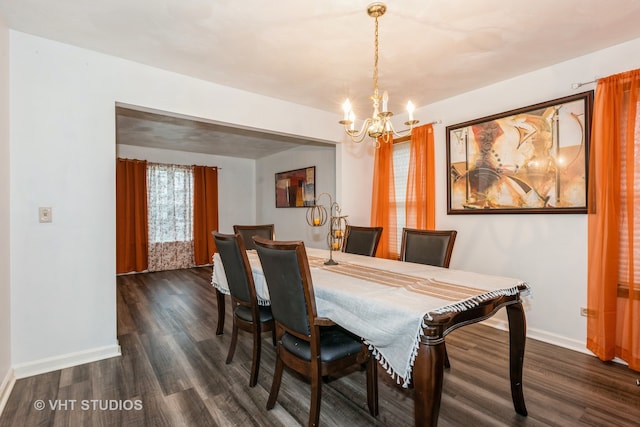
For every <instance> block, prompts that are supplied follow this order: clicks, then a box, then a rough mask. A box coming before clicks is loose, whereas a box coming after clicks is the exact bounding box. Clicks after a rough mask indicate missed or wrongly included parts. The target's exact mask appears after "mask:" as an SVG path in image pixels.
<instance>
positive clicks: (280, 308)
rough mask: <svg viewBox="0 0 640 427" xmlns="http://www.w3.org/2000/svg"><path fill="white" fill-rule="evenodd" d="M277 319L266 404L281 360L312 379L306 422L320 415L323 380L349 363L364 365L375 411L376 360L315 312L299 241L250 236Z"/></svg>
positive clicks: (271, 403) (278, 380)
mask: <svg viewBox="0 0 640 427" xmlns="http://www.w3.org/2000/svg"><path fill="white" fill-rule="evenodd" d="M254 241H255V242H256V247H257V251H258V256H259V257H260V263H261V264H262V271H263V272H264V277H265V279H266V282H267V287H268V288H269V295H270V297H271V310H272V312H273V317H274V319H275V323H276V353H277V355H276V367H275V370H274V374H273V384H272V385H271V392H270V393H269V400H268V402H267V409H272V408H273V407H274V405H275V403H276V399H277V398H278V392H279V390H280V383H281V380H282V373H283V370H284V366H285V365H286V366H287V367H289V368H290V369H293V370H294V371H296V372H298V373H299V374H302V375H304V376H306V377H308V378H309V379H310V381H311V405H310V409H309V426H317V425H318V421H319V419H320V401H321V395H322V379H323V377H325V376H328V375H333V374H336V373H339V372H341V371H343V370H344V369H346V368H347V367H349V366H352V365H354V366H355V365H362V364H363V363H364V364H365V366H366V376H367V405H368V407H369V412H370V413H371V415H372V416H376V415H377V414H378V378H377V362H376V360H375V358H374V357H371V353H370V352H369V350H368V348H367V346H366V345H364V344H363V343H362V340H361V339H360V338H359V337H356V336H354V335H352V334H351V333H349V332H348V331H346V330H345V329H342V328H341V327H339V326H338V325H336V324H335V323H333V322H332V321H331V320H330V319H327V318H322V317H318V314H317V311H316V303H315V301H316V300H315V295H314V291H313V283H312V280H311V272H310V270H309V261H308V259H307V254H306V250H305V247H304V243H303V242H301V241H294V242H276V241H273V240H267V239H262V238H260V237H254Z"/></svg>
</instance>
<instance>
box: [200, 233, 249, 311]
mask: <svg viewBox="0 0 640 427" xmlns="http://www.w3.org/2000/svg"><path fill="white" fill-rule="evenodd" d="M211 234H213V240H214V241H215V243H216V248H217V249H218V253H219V254H220V259H221V260H222V265H223V266H224V273H225V275H226V276H227V283H228V284H229V292H230V293H231V296H232V297H233V298H235V299H237V300H239V301H242V302H244V303H247V304H245V305H248V304H251V305H253V303H254V302H255V304H257V301H258V300H257V297H256V288H255V284H254V282H253V273H252V272H251V265H250V264H249V259H248V258H247V251H246V249H245V246H244V241H243V238H242V235H240V234H222V233H218V232H216V231H213V232H212V233H211ZM214 268H215V267H214Z"/></svg>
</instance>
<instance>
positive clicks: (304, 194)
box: [276, 166, 316, 208]
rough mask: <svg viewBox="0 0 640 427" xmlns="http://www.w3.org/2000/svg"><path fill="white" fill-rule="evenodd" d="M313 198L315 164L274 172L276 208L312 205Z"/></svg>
mask: <svg viewBox="0 0 640 427" xmlns="http://www.w3.org/2000/svg"><path fill="white" fill-rule="evenodd" d="M315 199H316V167H315V166H310V167H308V168H302V169H295V170H291V171H287V172H278V173H276V208H303V207H308V206H313V205H314V203H315Z"/></svg>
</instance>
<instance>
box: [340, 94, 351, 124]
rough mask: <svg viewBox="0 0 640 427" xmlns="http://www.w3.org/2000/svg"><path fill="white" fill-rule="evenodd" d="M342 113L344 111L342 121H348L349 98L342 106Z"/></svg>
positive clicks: (349, 110)
mask: <svg viewBox="0 0 640 427" xmlns="http://www.w3.org/2000/svg"><path fill="white" fill-rule="evenodd" d="M342 111H344V119H345V120H349V113H350V112H351V103H350V102H349V98H347V100H346V101H344V104H342Z"/></svg>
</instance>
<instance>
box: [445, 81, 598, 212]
mask: <svg viewBox="0 0 640 427" xmlns="http://www.w3.org/2000/svg"><path fill="white" fill-rule="evenodd" d="M592 106H593V91H588V92H583V93H579V94H576V95H571V96H567V97H564V98H559V99H554V100H552V101H548V102H543V103H540V104H535V105H531V106H528V107H524V108H519V109H517V110H511V111H507V112H504V113H500V114H495V115H493V116H488V117H483V118H481V119H477V120H471V121H468V122H464V123H459V124H457V125H452V126H447V130H446V137H447V172H448V179H447V213H448V214H483V213H586V212H587V182H588V180H587V171H588V164H589V130H590V128H591V110H592Z"/></svg>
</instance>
